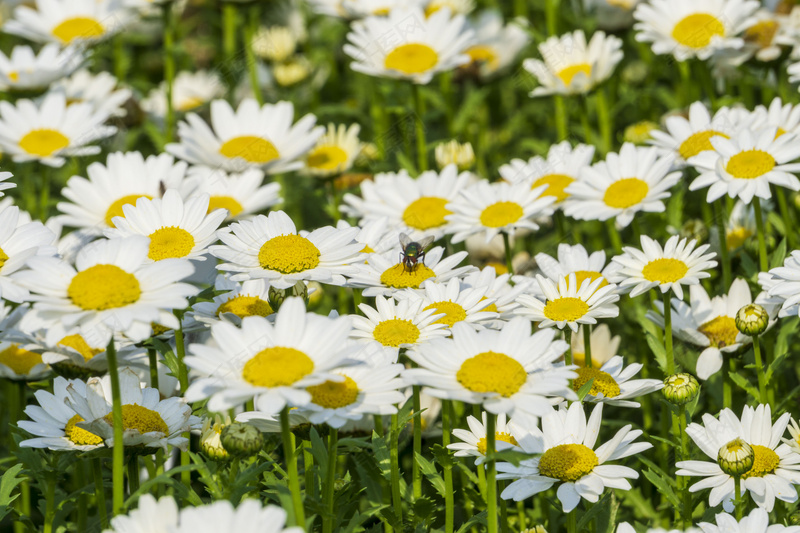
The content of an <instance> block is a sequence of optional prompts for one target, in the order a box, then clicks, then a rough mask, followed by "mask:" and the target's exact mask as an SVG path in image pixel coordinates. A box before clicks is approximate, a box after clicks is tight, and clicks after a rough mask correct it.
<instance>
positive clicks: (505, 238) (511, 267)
mask: <svg viewBox="0 0 800 533" xmlns="http://www.w3.org/2000/svg"><path fill="white" fill-rule="evenodd" d="M503 246H504V247H505V251H506V268H507V269H508V273H509V274H511V275H512V276H513V275H514V264H513V263H512V256H511V253H512V251H511V243H510V242H509V237H508V233H506V232H503Z"/></svg>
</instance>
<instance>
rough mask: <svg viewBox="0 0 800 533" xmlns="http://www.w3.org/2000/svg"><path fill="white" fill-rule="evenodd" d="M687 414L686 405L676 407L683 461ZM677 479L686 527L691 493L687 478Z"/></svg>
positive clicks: (686, 457)
mask: <svg viewBox="0 0 800 533" xmlns="http://www.w3.org/2000/svg"><path fill="white" fill-rule="evenodd" d="M687 416H688V415H687V412H686V405H685V404H684V405H681V406H680V407H679V408H678V418H679V419H680V430H681V459H682V460H684V461H688V460H689V435H688V434H687V433H686V424H687ZM679 479H682V480H683V484H682V485H679V487H680V490H681V495H682V496H683V527H684V528H687V529H688V528H689V527H691V525H692V495H691V494H689V480H688V479H687V478H685V477H682V478H679Z"/></svg>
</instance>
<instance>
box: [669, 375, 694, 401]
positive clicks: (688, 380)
mask: <svg viewBox="0 0 800 533" xmlns="http://www.w3.org/2000/svg"><path fill="white" fill-rule="evenodd" d="M661 394H663V395H664V398H666V399H667V401H668V402H670V403H671V404H674V405H684V404H687V403H689V402H691V401H692V400H694V399H695V398H697V395H698V394H700V383H698V382H697V379H695V377H694V376H693V375H691V374H686V373H685V372H684V373H681V374H675V375H672V376H669V377H667V378H666V379H665V380H664V388H663V389H661Z"/></svg>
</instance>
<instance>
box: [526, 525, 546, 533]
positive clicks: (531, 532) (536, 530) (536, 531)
mask: <svg viewBox="0 0 800 533" xmlns="http://www.w3.org/2000/svg"><path fill="white" fill-rule="evenodd" d="M520 533H547V530H546V529H545V528H544V526H533V527H532V528H528V529H523V530H521V531H520Z"/></svg>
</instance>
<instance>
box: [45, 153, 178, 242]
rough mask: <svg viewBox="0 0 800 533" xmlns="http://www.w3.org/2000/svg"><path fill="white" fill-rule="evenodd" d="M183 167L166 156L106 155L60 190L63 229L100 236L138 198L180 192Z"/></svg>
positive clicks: (59, 204)
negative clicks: (102, 159)
mask: <svg viewBox="0 0 800 533" xmlns="http://www.w3.org/2000/svg"><path fill="white" fill-rule="evenodd" d="M186 167H187V165H186V163H184V162H183V161H178V162H176V161H175V158H174V157H172V156H171V155H169V154H160V155H157V156H155V155H151V156H148V157H147V159H145V157H144V156H143V155H142V154H141V153H139V152H115V153H112V154H108V158H107V159H106V163H105V165H104V164H103V163H98V162H95V163H92V164H91V165H89V166H88V167H87V168H86V175H87V176H88V179H87V178H84V177H81V176H73V177H71V178H70V179H69V180H68V181H67V186H66V187H64V189H62V191H61V192H62V195H63V196H64V198H66V199H67V200H68V201H67V202H59V203H58V205H57V206H56V207H58V210H59V211H61V212H62V213H63V215H61V216H60V217H59V219H60V221H61V222H62V223H63V224H64V225H65V226H72V227H75V228H82V229H86V230H87V231H89V232H90V233H92V234H98V235H102V233H103V231H105V230H106V229H108V228H114V227H115V226H114V218H115V217H122V216H124V211H123V210H122V208H123V206H125V205H130V206H131V207H132V206H135V205H136V202H137V200H139V199H140V198H145V199H153V198H159V197H161V195H162V191H164V190H166V189H181V188H182V183H183V180H184V176H185V175H186Z"/></svg>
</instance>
